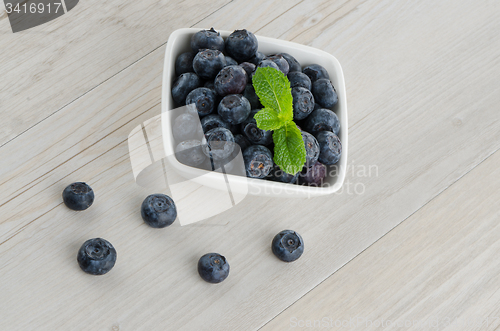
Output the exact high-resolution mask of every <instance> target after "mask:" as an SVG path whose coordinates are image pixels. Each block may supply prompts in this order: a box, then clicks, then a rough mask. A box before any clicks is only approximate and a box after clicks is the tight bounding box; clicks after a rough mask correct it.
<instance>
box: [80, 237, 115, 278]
mask: <svg viewBox="0 0 500 331" xmlns="http://www.w3.org/2000/svg"><path fill="white" fill-rule="evenodd" d="M76 260H77V261H78V264H79V265H80V268H81V269H82V270H83V271H85V272H86V273H88V274H91V275H104V274H105V273H107V272H108V271H110V270H111V269H112V268H113V267H114V265H115V262H116V250H115V248H114V247H113V245H111V243H110V242H109V241H107V240H104V239H102V238H94V239H89V240H87V241H86V242H84V243H83V245H82V247H80V249H79V250H78V255H77V257H76Z"/></svg>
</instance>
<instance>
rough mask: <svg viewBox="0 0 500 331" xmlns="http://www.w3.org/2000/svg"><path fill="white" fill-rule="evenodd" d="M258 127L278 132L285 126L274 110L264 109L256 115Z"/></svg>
mask: <svg viewBox="0 0 500 331" xmlns="http://www.w3.org/2000/svg"><path fill="white" fill-rule="evenodd" d="M254 118H255V120H256V121H257V127H258V128H259V129H262V130H276V129H279V128H280V127H282V126H283V123H282V122H281V120H280V119H279V117H278V113H277V112H276V111H275V110H274V109H272V108H264V109H261V110H259V111H258V112H257V114H255V115H254Z"/></svg>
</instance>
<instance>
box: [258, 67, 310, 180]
mask: <svg viewBox="0 0 500 331" xmlns="http://www.w3.org/2000/svg"><path fill="white" fill-rule="evenodd" d="M252 82H253V86H254V88H255V93H256V94H257V96H258V97H259V99H260V103H262V105H263V106H264V108H263V109H261V110H259V111H258V112H257V114H255V116H254V118H255V120H256V122H257V127H259V128H260V129H262V130H272V131H273V141H274V162H275V163H276V164H277V165H278V166H279V167H280V168H281V170H283V171H284V172H286V173H289V174H296V173H297V172H299V171H301V170H302V167H303V166H304V163H305V162H306V149H305V146H304V141H303V140H302V135H301V133H300V130H299V128H298V127H297V125H296V124H295V122H294V121H293V97H292V89H291V88H290V81H289V80H288V78H287V77H286V76H285V75H284V74H283V73H282V72H281V71H280V70H276V69H274V68H269V67H265V68H257V70H256V71H255V74H254V76H253V79H252Z"/></svg>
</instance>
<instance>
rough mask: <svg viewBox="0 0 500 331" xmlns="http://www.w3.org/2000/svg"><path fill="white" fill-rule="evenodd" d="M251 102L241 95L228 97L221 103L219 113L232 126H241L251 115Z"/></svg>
mask: <svg viewBox="0 0 500 331" xmlns="http://www.w3.org/2000/svg"><path fill="white" fill-rule="evenodd" d="M250 110H251V106H250V102H249V101H248V100H247V98H245V97H244V96H243V95H241V94H229V95H226V96H225V97H224V98H223V99H222V100H221V102H220V103H219V107H218V112H219V115H220V116H221V117H222V119H223V120H224V121H226V122H228V123H230V124H240V123H242V122H243V121H244V120H246V119H247V117H248V115H249V114H250Z"/></svg>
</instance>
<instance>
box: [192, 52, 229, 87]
mask: <svg viewBox="0 0 500 331" xmlns="http://www.w3.org/2000/svg"><path fill="white" fill-rule="evenodd" d="M225 66H226V58H225V57H224V54H222V52H221V51H218V50H216V49H204V50H201V51H199V52H198V54H196V56H195V57H194V59H193V69H194V72H196V74H197V75H198V77H200V78H201V79H206V80H208V79H214V78H215V76H216V75H217V73H219V71H220V70H221V69H222V68H224V67H225Z"/></svg>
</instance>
